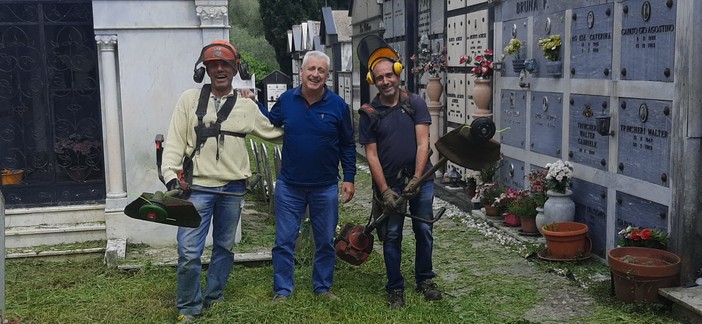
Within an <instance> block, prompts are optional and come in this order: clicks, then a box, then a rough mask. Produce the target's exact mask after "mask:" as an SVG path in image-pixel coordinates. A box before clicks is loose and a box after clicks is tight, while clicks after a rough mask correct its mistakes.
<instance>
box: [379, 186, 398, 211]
mask: <svg viewBox="0 0 702 324" xmlns="http://www.w3.org/2000/svg"><path fill="white" fill-rule="evenodd" d="M398 199H400V195H398V194H397V192H394V191H392V189H390V187H388V188H387V189H385V191H383V210H385V211H395V212H396V211H397V207H398V205H397V200H398Z"/></svg>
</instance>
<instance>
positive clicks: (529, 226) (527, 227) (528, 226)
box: [519, 216, 539, 234]
mask: <svg viewBox="0 0 702 324" xmlns="http://www.w3.org/2000/svg"><path fill="white" fill-rule="evenodd" d="M519 222H520V223H522V233H524V234H534V233H539V229H538V228H537V227H536V218H535V217H528V216H527V217H525V216H519Z"/></svg>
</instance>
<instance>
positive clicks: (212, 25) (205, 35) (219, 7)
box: [195, 0, 229, 46]
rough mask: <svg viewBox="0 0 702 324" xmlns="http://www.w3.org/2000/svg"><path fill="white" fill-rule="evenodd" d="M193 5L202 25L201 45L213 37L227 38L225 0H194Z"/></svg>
mask: <svg viewBox="0 0 702 324" xmlns="http://www.w3.org/2000/svg"><path fill="white" fill-rule="evenodd" d="M195 6H196V8H195V12H196V14H197V16H198V17H199V18H200V27H202V42H203V44H202V45H203V46H204V45H207V44H209V43H210V42H211V41H213V40H215V39H224V40H229V11H228V10H227V0H195ZM223 27H226V28H223Z"/></svg>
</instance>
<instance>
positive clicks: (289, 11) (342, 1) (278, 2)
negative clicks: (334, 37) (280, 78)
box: [259, 0, 349, 75]
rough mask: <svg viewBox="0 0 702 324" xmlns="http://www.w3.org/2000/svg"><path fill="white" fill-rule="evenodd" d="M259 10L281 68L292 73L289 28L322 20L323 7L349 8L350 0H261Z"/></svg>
mask: <svg viewBox="0 0 702 324" xmlns="http://www.w3.org/2000/svg"><path fill="white" fill-rule="evenodd" d="M259 5H260V6H259V12H260V13H261V17H265V19H263V26H264V31H265V35H266V39H267V40H268V42H269V43H270V44H271V45H272V46H273V48H275V53H276V59H277V61H278V64H279V65H280V67H281V70H282V71H283V72H284V73H286V74H288V75H291V74H292V62H291V61H290V54H289V53H288V30H289V29H292V26H293V25H296V24H299V23H301V22H303V21H307V20H317V21H319V20H321V19H322V7H324V6H325V5H328V6H329V7H331V8H332V9H335V10H337V9H339V10H344V9H349V1H348V0H260V2H259Z"/></svg>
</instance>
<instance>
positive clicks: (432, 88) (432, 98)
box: [427, 76, 444, 104]
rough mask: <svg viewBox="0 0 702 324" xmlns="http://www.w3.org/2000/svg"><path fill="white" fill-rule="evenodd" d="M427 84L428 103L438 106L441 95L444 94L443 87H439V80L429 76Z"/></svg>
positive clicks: (436, 77)
mask: <svg viewBox="0 0 702 324" xmlns="http://www.w3.org/2000/svg"><path fill="white" fill-rule="evenodd" d="M428 80H429V81H428V82H427V97H429V102H433V103H437V104H439V100H440V99H441V93H442V92H444V86H443V85H441V78H440V77H438V76H430V77H429V79H428Z"/></svg>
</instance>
